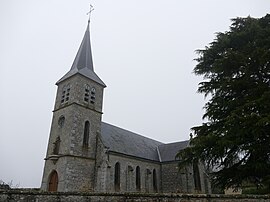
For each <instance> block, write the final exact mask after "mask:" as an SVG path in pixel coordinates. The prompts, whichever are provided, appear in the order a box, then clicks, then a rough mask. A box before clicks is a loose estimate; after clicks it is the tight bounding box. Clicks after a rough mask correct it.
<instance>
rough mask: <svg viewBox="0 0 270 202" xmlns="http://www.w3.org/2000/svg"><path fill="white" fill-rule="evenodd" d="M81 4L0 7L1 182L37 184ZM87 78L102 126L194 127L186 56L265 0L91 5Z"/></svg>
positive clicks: (198, 112)
mask: <svg viewBox="0 0 270 202" xmlns="http://www.w3.org/2000/svg"><path fill="white" fill-rule="evenodd" d="M89 3H90V2H89V1H88V0H80V1H64V0H57V1H55V0H24V1H15V0H1V1H0V27H1V31H0V44H1V45H0V75H1V80H0V91H1V99H0V118H1V121H0V131H1V132H0V179H2V180H4V181H6V182H9V181H11V180H13V184H20V186H23V187H39V186H40V181H41V175H42V170H43V164H44V161H43V158H44V157H45V153H46V149H47V141H48V136H49V130H50V124H51V117H52V109H53V106H54V99H55V94H56V86H55V85H54V84H55V82H56V81H57V80H58V79H60V78H61V77H62V76H63V75H64V74H65V73H66V72H67V71H68V70H69V69H70V67H71V65H72V62H73V60H74V58H75V55H76V53H77V50H78V48H79V45H80V42H81V40H82V37H83V35H84V32H85V29H86V25H87V16H86V13H87V12H88V10H89ZM91 3H92V4H93V5H94V7H95V10H94V12H93V14H92V20H91V43H92V52H93V60H94V68H95V71H96V73H97V74H98V75H99V76H100V78H101V79H102V80H103V81H104V82H105V83H106V85H107V86H108V87H107V88H106V89H105V95H104V109H103V112H104V115H103V121H105V122H108V123H111V124H114V125H116V126H119V127H122V128H125V129H128V130H131V131H133V132H137V133H139V134H142V135H145V136H147V137H151V138H153V139H156V140H159V141H162V142H174V141H180V140H185V139H188V138H189V133H190V128H191V127H192V126H195V125H198V124H201V123H202V119H201V117H202V115H203V110H202V107H203V105H204V102H205V100H204V97H203V95H200V94H197V93H196V90H197V86H198V83H199V82H200V81H201V78H199V77H196V76H195V75H193V74H192V70H193V68H194V66H195V64H196V63H195V62H194V61H193V59H194V58H196V54H195V52H194V51H195V50H196V49H201V48H204V46H206V45H207V44H208V43H209V42H211V41H212V40H213V39H214V36H215V34H214V33H215V32H220V31H225V30H228V29H229V25H230V24H231V22H230V19H231V18H234V17H237V16H239V17H246V16H247V15H251V16H252V17H262V16H264V15H265V14H266V13H267V11H269V9H270V2H269V0H238V1H234V0H226V1H225V0H223V1H221V0H220V1H218V0H196V1H195V0H189V1H180V0H166V1H165V0H128V1H127V0H115V1H112V0H92V1H91Z"/></svg>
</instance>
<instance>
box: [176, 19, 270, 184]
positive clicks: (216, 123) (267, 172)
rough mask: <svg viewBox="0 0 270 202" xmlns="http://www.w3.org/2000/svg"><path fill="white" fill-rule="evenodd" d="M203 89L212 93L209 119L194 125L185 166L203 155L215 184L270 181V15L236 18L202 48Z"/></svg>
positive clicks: (183, 154)
mask: <svg viewBox="0 0 270 202" xmlns="http://www.w3.org/2000/svg"><path fill="white" fill-rule="evenodd" d="M198 54H199V57H198V58H197V59H196V61H197V62H198V63H197V65H196V67H195V68H194V73H195V74H196V75H203V77H204V81H203V82H201V83H200V84H199V88H198V92H200V93H203V94H205V96H208V95H209V101H208V102H207V103H206V104H205V114H204V116H203V118H204V119H205V122H204V123H203V124H202V125H201V126H196V127H193V128H192V130H193V131H194V134H195V136H194V138H193V139H192V140H191V147H189V148H187V149H185V150H183V151H180V152H179V154H178V157H181V158H182V163H181V164H180V166H183V165H186V164H187V163H192V162H194V161H198V159H201V160H202V161H204V162H206V163H207V164H208V165H210V166H211V167H212V169H213V170H212V175H213V181H214V183H216V184H218V185H221V186H222V187H223V188H225V187H237V186H241V184H242V183H243V182H247V181H249V182H253V183H258V181H260V182H261V183H263V184H264V185H266V186H268V187H269V185H270V180H269V179H270V15H269V14H267V15H266V16H265V17H262V18H259V19H255V18H251V17H247V18H236V19H233V20H232V25H231V27H230V30H229V31H227V32H225V33H218V34H217V36H216V39H215V40H214V41H213V42H212V43H210V44H209V46H207V47H205V49H203V50H198Z"/></svg>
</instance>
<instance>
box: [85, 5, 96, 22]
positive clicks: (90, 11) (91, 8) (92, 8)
mask: <svg viewBox="0 0 270 202" xmlns="http://www.w3.org/2000/svg"><path fill="white" fill-rule="evenodd" d="M93 10H94V7H93V6H92V5H91V4H90V10H89V12H88V13H86V15H89V18H88V23H89V22H90V18H91V13H92V11H93Z"/></svg>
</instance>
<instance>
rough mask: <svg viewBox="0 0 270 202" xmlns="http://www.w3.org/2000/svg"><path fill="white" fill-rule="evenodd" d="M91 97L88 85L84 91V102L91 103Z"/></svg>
mask: <svg viewBox="0 0 270 202" xmlns="http://www.w3.org/2000/svg"><path fill="white" fill-rule="evenodd" d="M89 97H90V86H89V85H87V84H86V85H85V89H84V101H85V102H89Z"/></svg>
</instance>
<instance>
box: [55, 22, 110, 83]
mask: <svg viewBox="0 0 270 202" xmlns="http://www.w3.org/2000/svg"><path fill="white" fill-rule="evenodd" d="M77 73H78V74H81V75H83V76H85V77H87V78H90V79H91V80H93V81H95V82H97V83H99V84H100V85H102V86H104V87H106V85H105V83H104V82H103V81H102V80H101V79H100V78H99V77H98V75H96V73H95V72H94V67H93V59H92V51H91V44H90V32H89V22H88V25H87V28H86V31H85V34H84V37H83V40H82V43H81V45H80V48H79V50H78V52H77V55H76V57H75V59H74V62H73V64H72V66H71V69H70V71H69V72H68V73H66V74H65V75H64V76H63V77H62V78H61V79H60V80H59V81H57V82H56V84H58V83H60V82H62V81H64V80H66V79H67V78H69V77H71V76H73V75H75V74H77Z"/></svg>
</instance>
